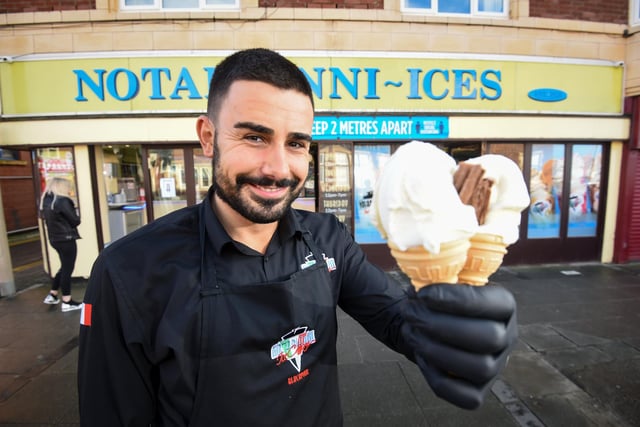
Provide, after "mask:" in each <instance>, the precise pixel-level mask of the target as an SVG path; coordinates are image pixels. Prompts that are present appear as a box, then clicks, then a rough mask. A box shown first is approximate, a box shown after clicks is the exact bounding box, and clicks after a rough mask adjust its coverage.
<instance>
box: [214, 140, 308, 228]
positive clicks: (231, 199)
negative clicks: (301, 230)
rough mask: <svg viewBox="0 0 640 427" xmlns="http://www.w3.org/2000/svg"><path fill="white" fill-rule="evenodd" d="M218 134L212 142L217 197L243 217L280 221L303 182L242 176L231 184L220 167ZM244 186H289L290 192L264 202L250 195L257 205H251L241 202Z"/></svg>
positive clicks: (298, 192)
mask: <svg viewBox="0 0 640 427" xmlns="http://www.w3.org/2000/svg"><path fill="white" fill-rule="evenodd" d="M217 139H218V138H217V133H216V134H215V135H214V139H213V162H212V167H213V190H214V192H215V194H217V196H218V197H219V198H220V199H221V200H223V201H224V202H226V203H227V204H228V205H229V206H231V208H232V209H233V210H235V211H236V212H238V213H239V214H240V215H242V216H243V217H244V218H246V219H248V220H249V221H251V222H254V223H257V224H269V223H272V222H275V221H278V220H279V219H280V218H282V217H283V216H284V214H285V212H286V211H287V209H289V207H290V206H291V204H292V203H293V201H294V200H295V199H296V198H297V197H298V195H299V194H300V192H301V191H302V186H300V188H297V187H298V185H299V184H300V179H298V178H295V177H294V178H293V179H281V180H278V181H276V180H274V179H271V178H267V177H252V176H250V175H247V174H240V175H238V176H236V180H235V183H233V182H232V181H231V179H229V178H228V177H227V176H226V175H224V173H223V171H222V168H221V167H220V163H221V162H220V149H219V147H218V141H217ZM245 184H253V185H258V186H267V187H268V186H277V187H281V188H282V187H288V188H289V189H290V190H291V191H290V193H288V195H287V196H286V197H285V198H284V199H263V198H260V197H257V196H255V195H251V196H247V197H251V200H253V202H255V204H257V206H255V205H251V204H250V203H247V202H245V201H244V200H243V199H242V195H241V190H242V187H243V186H244V185H245Z"/></svg>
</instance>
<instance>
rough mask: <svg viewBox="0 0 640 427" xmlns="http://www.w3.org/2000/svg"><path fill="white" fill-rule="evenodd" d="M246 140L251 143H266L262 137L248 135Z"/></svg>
mask: <svg viewBox="0 0 640 427" xmlns="http://www.w3.org/2000/svg"><path fill="white" fill-rule="evenodd" d="M244 138H245V139H248V140H249V141H253V142H262V141H264V139H263V138H262V137H261V136H260V135H246V136H245V137H244Z"/></svg>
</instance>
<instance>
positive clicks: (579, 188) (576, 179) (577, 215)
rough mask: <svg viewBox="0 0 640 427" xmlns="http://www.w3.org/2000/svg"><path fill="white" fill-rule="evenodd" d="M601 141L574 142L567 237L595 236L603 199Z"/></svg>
mask: <svg viewBox="0 0 640 427" xmlns="http://www.w3.org/2000/svg"><path fill="white" fill-rule="evenodd" d="M601 168H602V146H601V145H586V144H585V145H574V146H573V154H572V156H571V186H570V194H569V227H568V230H567V237H594V236H595V235H596V232H597V223H598V208H599V203H600V170H601Z"/></svg>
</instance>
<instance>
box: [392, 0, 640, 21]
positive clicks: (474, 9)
mask: <svg viewBox="0 0 640 427" xmlns="http://www.w3.org/2000/svg"><path fill="white" fill-rule="evenodd" d="M405 1H406V0H400V12H402V13H407V14H419V15H433V16H446V17H471V18H508V17H509V0H502V4H503V12H481V11H479V10H478V2H479V0H470V2H471V4H470V11H469V13H451V12H447V13H440V12H438V2H439V0H431V7H430V8H417V7H406V6H405ZM632 1H640V0H632Z"/></svg>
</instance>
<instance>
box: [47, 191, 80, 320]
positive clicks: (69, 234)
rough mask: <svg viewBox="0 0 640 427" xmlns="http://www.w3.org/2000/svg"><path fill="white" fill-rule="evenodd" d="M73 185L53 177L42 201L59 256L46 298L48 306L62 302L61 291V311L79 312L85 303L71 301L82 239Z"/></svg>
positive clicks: (48, 226)
mask: <svg viewBox="0 0 640 427" xmlns="http://www.w3.org/2000/svg"><path fill="white" fill-rule="evenodd" d="M70 193H71V182H70V181H69V180H67V179H64V178H51V179H50V180H49V182H48V183H47V188H46V189H45V192H44V194H43V195H42V198H41V200H40V211H41V212H42V215H43V217H44V220H45V223H46V225H47V236H48V237H49V242H50V243H51V246H53V249H55V250H56V252H57V253H58V256H59V257H60V270H58V272H57V273H56V275H55V277H54V278H53V282H52V283H51V290H50V291H49V294H48V295H47V296H46V298H45V299H44V301H43V302H44V303H45V304H58V303H60V298H59V296H60V295H59V293H60V291H62V311H72V310H79V309H81V308H82V303H81V302H78V301H74V300H73V299H72V298H71V273H73V268H74V267H75V264H76V256H77V255H78V246H77V244H76V240H77V239H79V238H80V235H79V234H78V228H77V227H78V225H80V217H79V216H78V212H77V210H76V207H75V205H74V204H73V200H71V198H70V197H69V196H70Z"/></svg>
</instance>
